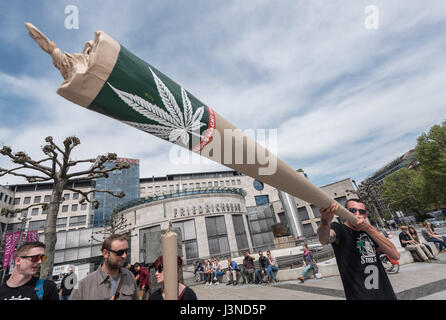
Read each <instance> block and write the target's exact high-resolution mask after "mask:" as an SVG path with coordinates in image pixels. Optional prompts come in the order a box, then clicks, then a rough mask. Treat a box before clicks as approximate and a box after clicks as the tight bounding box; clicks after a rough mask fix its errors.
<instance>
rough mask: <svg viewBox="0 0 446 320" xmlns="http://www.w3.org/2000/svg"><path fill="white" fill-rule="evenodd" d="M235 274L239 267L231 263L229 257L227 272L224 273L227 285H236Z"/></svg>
mask: <svg viewBox="0 0 446 320" xmlns="http://www.w3.org/2000/svg"><path fill="white" fill-rule="evenodd" d="M237 272H240V267H239V266H238V264H237V262H235V261H233V260H232V258H231V257H229V258H228V271H226V278H228V282H227V283H226V284H227V285H230V284H233V285H234V286H236V285H237Z"/></svg>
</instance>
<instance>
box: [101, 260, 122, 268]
mask: <svg viewBox="0 0 446 320" xmlns="http://www.w3.org/2000/svg"><path fill="white" fill-rule="evenodd" d="M105 265H106V266H107V268H108V269H110V270H119V269H120V268H121V267H122V265H123V263H119V262H115V263H112V262H110V260H109V259H106V260H105Z"/></svg>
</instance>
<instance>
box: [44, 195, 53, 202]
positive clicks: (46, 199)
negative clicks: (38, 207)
mask: <svg viewBox="0 0 446 320" xmlns="http://www.w3.org/2000/svg"><path fill="white" fill-rule="evenodd" d="M50 201H51V196H50V195H49V194H47V195H46V196H45V198H44V199H43V202H50Z"/></svg>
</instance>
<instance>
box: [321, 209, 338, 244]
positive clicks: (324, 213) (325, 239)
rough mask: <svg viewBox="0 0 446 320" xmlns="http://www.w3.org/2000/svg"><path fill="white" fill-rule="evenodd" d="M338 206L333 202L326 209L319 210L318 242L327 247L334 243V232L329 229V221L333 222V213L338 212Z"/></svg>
mask: <svg viewBox="0 0 446 320" xmlns="http://www.w3.org/2000/svg"><path fill="white" fill-rule="evenodd" d="M338 207H339V204H338V203H337V202H333V203H332V204H331V205H330V207H328V208H327V209H320V210H319V211H320V213H321V224H320V225H319V228H318V229H317V234H318V236H319V241H320V243H321V244H323V245H327V244H330V243H333V242H335V241H336V232H335V231H334V230H333V229H331V228H330V224H331V220H333V217H334V213H335V212H336V210H338Z"/></svg>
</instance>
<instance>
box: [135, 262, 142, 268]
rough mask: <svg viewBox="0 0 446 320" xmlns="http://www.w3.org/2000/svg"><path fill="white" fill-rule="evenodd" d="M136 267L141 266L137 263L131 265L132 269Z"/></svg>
mask: <svg viewBox="0 0 446 320" xmlns="http://www.w3.org/2000/svg"><path fill="white" fill-rule="evenodd" d="M136 267H141V265H140V264H139V263H138V262H136V263H135V264H134V265H133V268H136Z"/></svg>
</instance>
